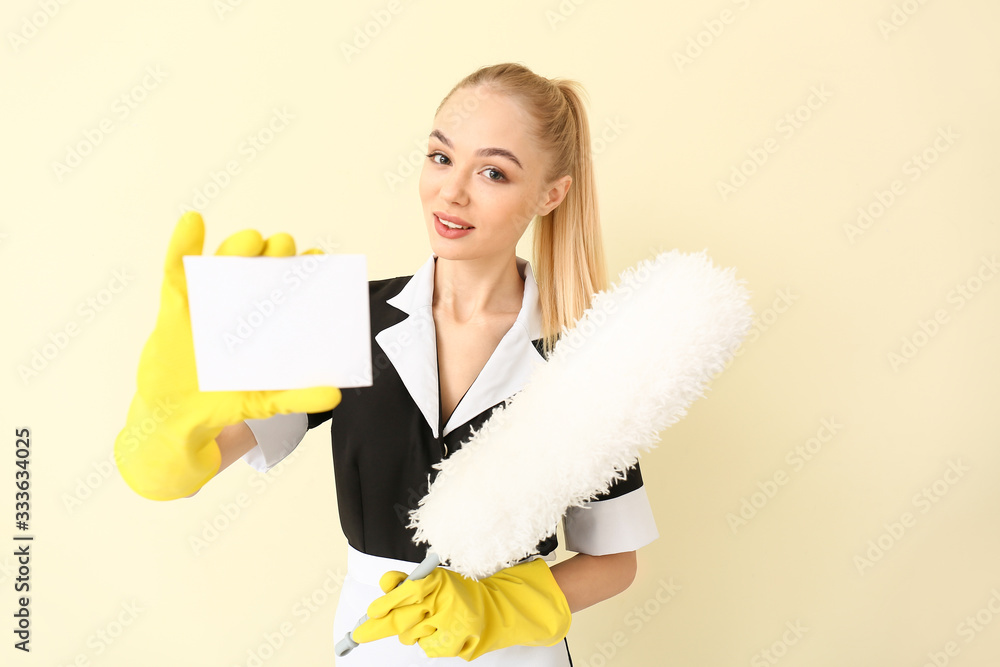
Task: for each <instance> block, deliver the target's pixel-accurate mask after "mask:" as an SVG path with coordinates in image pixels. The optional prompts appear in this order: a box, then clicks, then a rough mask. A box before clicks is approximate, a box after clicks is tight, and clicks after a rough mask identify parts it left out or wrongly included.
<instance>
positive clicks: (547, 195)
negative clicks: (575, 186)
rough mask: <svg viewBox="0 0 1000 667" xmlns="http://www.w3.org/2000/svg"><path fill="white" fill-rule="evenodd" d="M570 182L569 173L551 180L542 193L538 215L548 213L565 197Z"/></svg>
mask: <svg viewBox="0 0 1000 667" xmlns="http://www.w3.org/2000/svg"><path fill="white" fill-rule="evenodd" d="M572 183H573V177H572V176H570V175H569V174H566V175H565V176H560V177H559V178H557V179H556V180H554V181H552V183H551V184H550V185H549V188H548V190H546V191H545V192H543V193H542V202H541V204H540V205H539V209H538V216H539V217H541V216H543V215H548V214H549V213H550V212H551V211H552V209H554V208H555V207H557V206H559V204H561V203H562V201H563V199H565V198H566V193H567V192H569V186H570V185H571V184H572Z"/></svg>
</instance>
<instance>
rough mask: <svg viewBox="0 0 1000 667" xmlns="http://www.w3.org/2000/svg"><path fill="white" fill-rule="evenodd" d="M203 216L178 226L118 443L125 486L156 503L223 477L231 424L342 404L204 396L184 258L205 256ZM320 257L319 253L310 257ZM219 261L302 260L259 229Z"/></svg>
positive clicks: (333, 397) (336, 396) (312, 392)
mask: <svg viewBox="0 0 1000 667" xmlns="http://www.w3.org/2000/svg"><path fill="white" fill-rule="evenodd" d="M204 242H205V224H204V222H203V221H202V218H201V215H199V214H198V213H194V212H189V213H185V214H184V215H183V216H181V219H180V221H179V222H178V223H177V226H176V227H175V228H174V233H173V236H172V237H171V239H170V247H169V249H168V251H167V259H166V263H165V270H164V278H163V287H162V289H161V292H160V312H159V315H158V316H157V319H156V326H155V328H154V329H153V333H152V334H150V336H149V339H148V340H147V341H146V345H145V347H143V350H142V355H141V357H140V359H139V372H138V381H137V385H138V389H137V392H136V394H135V397H134V398H133V400H132V404H131V407H130V408H129V411H128V417H127V418H126V423H125V428H123V429H122V431H121V433H119V434H118V437H117V438H116V439H115V461H116V463H117V466H118V471H119V473H120V474H121V476H122V478H123V479H124V480H125V482H126V483H127V484H128V485H129V486H130V487H131V488H132V489H133V490H134V491H135V492H136V493H138V494H139V495H141V496H143V497H146V498H149V499H151V500H172V499H175V498H183V497H185V496H189V495H191V494H192V493H194V492H195V491H197V490H198V489H200V488H201V487H202V486H203V485H204V484H205V483H206V482H207V481H208V480H210V479H211V478H212V477H214V476H215V474H216V473H217V472H218V471H219V466H220V463H221V457H220V453H219V446H218V445H217V444H216V442H215V438H216V436H217V435H218V434H219V433H220V432H221V431H222V429H223V428H224V427H226V426H228V425H230V424H238V423H239V422H241V421H243V420H245V419H265V418H267V417H271V416H273V415H276V414H287V413H291V412H323V411H326V410H331V409H333V408H334V407H336V406H337V405H338V404H339V403H340V398H341V395H340V390H339V389H338V388H337V387H312V388H309V389H292V390H287V391H211V392H201V391H198V376H197V373H196V370H195V358H194V340H193V337H192V334H191V316H190V314H189V312H188V296H187V281H186V279H185V277H184V263H183V261H182V260H181V257H183V256H184V255H200V254H201V253H202V247H203V245H204ZM309 252H317V251H309ZM216 254H217V255H241V256H245V257H252V256H258V255H267V256H271V257H279V256H289V255H294V254H295V241H294V240H293V239H292V237H291V236H289V235H288V234H284V233H281V234H275V235H274V236H272V237H270V238H268V239H267V240H264V239H263V238H261V235H260V234H259V233H258V232H257V231H255V230H252V229H247V230H244V231H242V232H238V233H236V234H233V235H232V236H230V237H229V238H227V239H226V240H225V241H224V242H223V243H222V245H220V246H219V249H218V251H217V252H216Z"/></svg>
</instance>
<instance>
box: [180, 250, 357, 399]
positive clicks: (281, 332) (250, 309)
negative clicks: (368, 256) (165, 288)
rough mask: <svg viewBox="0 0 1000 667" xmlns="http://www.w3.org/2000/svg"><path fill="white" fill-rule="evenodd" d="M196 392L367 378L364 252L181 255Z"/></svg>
mask: <svg viewBox="0 0 1000 667" xmlns="http://www.w3.org/2000/svg"><path fill="white" fill-rule="evenodd" d="M183 260H184V273H185V276H186V277H187V286H188V303H189V306H190V313H191V328H192V333H193V335H194V355H195V362H196V364H197V368H198V388H199V389H200V390H201V391H255V390H273V389H303V388H306V387H317V386H332V387H367V386H371V384H372V367H371V331H370V329H371V325H370V320H369V313H368V278H367V266H366V263H365V256H364V255H298V256H294V257H235V256H218V255H217V256H201V255H188V256H185V257H184V258H183Z"/></svg>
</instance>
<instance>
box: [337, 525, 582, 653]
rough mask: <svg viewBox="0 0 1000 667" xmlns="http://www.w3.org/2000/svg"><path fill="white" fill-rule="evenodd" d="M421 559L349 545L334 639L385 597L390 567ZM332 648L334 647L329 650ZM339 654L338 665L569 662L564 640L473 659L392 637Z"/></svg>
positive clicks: (409, 566) (408, 566) (407, 567)
mask: <svg viewBox="0 0 1000 667" xmlns="http://www.w3.org/2000/svg"><path fill="white" fill-rule="evenodd" d="M417 565H419V563H411V562H409V561H405V560H395V559H393V558H382V557H380V556H371V555H369V554H366V553H362V552H360V551H358V550H357V549H354V548H353V547H351V546H349V545H348V547H347V576H345V577H344V585H343V587H342V588H341V591H340V601H339V602H338V603H337V614H336V617H335V618H334V621H333V643H334V644H336V643H337V642H339V641H340V640H341V639H343V638H344V635H346V634H347V633H348V632H350V631H352V630H353V629H354V626H355V625H356V624H357V622H358V619H360V618H361V616H362V615H363V614H364V613H365V612H366V611H367V610H368V605H370V604H371V603H372V602H374V601H375V599H376V598H379V597H381V596H382V594H383V593H382V589H381V588H379V586H378V580H379V579H380V578H381V577H382V575H383V574H385V573H386V572H388V571H389V570H398V571H399V572H406V573H407V574H409V573H410V572H412V571H413V570H414V569H415V568H416V567H417ZM332 653H333V648H332V647H331V654H332ZM334 658H335V664H336V665H337V667H354V666H357V667H424V666H427V667H448V666H452V665H454V666H457V665H474V666H475V667H570V665H571V664H572V663H571V662H570V659H569V654H568V652H567V650H566V643H565V641H562V642H559V643H558V644H556V645H555V646H540V647H535V646H510V647H507V648H503V649H499V650H496V651H491V652H489V653H486V654H484V655H482V656H480V657H479V658H476V659H475V660H473V661H472V662H467V661H465V660H463V659H462V658H428V657H427V655H426V654H425V653H424V651H423V649H421V648H420V644H413V645H412V646H407V645H406V644H403V643H402V642H400V641H399V637H397V636H392V637H386V638H384V639H378V640H376V641H373V642H366V643H363V644H361V645H359V646H358V647H357V648H355V649H354V650H353V651H351V652H350V653H348V654H347V655H345V656H343V657H340V658H337V657H336V656H334Z"/></svg>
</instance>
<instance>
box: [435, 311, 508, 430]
mask: <svg viewBox="0 0 1000 667" xmlns="http://www.w3.org/2000/svg"><path fill="white" fill-rule="evenodd" d="M516 319H517V313H511V314H509V315H506V314H505V315H502V316H494V317H491V318H489V319H485V320H481V321H475V322H470V323H457V322H454V321H451V320H449V319H448V318H446V317H443V316H439V315H438V314H437V313H435V315H434V327H435V333H436V336H437V355H438V359H437V363H438V380H439V382H440V400H441V416H442V422H441V423H447V421H448V418H449V417H450V416H451V413H452V412H454V411H455V408H456V407H457V406H458V404H459V402H461V400H462V397H463V396H464V395H465V394H466V392H467V391H468V390H469V387H471V386H472V384H473V382H475V380H476V378H477V377H478V376H479V374H480V373H481V372H482V370H483V367H484V366H486V362H487V361H489V359H490V357H491V356H492V355H493V352H494V350H496V348H497V345H498V344H499V343H500V341H501V339H503V337H504V335H506V333H507V332H508V331H509V330H510V328H511V326H512V325H513V324H514V321H515V320H516Z"/></svg>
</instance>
